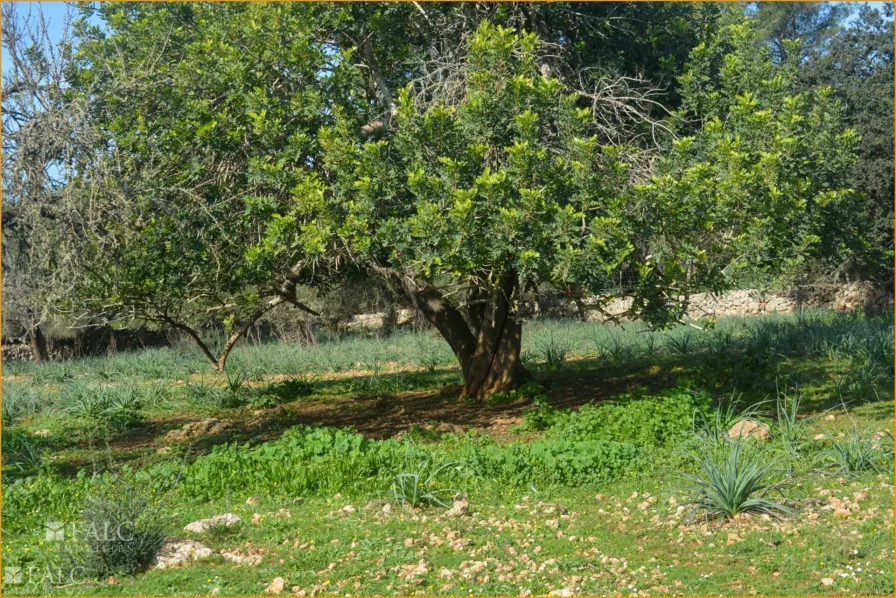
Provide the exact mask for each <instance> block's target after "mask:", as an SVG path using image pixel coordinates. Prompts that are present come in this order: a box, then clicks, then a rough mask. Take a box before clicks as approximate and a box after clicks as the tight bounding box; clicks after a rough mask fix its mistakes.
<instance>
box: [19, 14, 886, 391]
mask: <svg viewBox="0 0 896 598" xmlns="http://www.w3.org/2000/svg"><path fill="white" fill-rule="evenodd" d="M26 12H27V11H26V10H23V7H21V6H15V5H8V6H6V5H5V6H4V7H3V26H4V45H5V47H6V50H7V55H8V56H9V58H10V61H11V63H12V64H11V66H10V67H9V68H7V69H5V71H4V89H3V127H4V129H3V131H4V148H3V149H4V165H3V168H4V176H3V197H4V202H3V222H4V227H3V234H4V237H3V241H4V242H3V248H4V253H3V274H4V277H3V280H4V282H3V291H4V302H3V303H4V305H3V307H4V310H3V313H4V331H5V333H6V334H11V333H12V334H23V335H25V336H27V337H28V338H29V340H31V341H32V345H33V347H34V351H35V357H36V358H40V357H45V350H43V349H42V348H41V347H42V345H43V340H42V334H41V325H45V324H46V323H47V322H51V321H55V322H63V323H65V325H69V326H97V325H114V326H134V325H138V324H145V323H148V324H150V325H152V326H155V327H159V328H162V329H171V330H180V331H182V332H183V333H185V334H187V335H189V336H191V337H193V338H194V340H195V341H196V342H197V343H198V344H199V346H200V347H201V348H202V350H203V351H204V352H205V354H206V356H207V357H208V359H209V362H210V363H211V364H212V365H213V367H215V368H216V369H223V368H224V367H225V365H226V359H227V356H228V354H229V352H230V350H231V349H232V348H233V346H234V345H235V344H236V343H237V342H238V341H239V339H240V338H242V336H243V335H244V334H245V333H246V331H247V330H248V329H249V328H250V327H251V326H252V325H253V324H254V323H255V322H257V321H258V320H259V319H260V318H264V317H266V316H267V315H269V314H270V313H272V310H274V309H280V310H282V309H286V308H292V309H298V310H300V312H301V313H305V314H309V315H312V316H317V315H319V314H321V313H322V311H325V309H326V308H327V306H328V300H327V298H328V297H335V296H336V295H338V294H340V293H342V294H343V295H344V294H345V293H346V290H347V289H352V288H358V285H362V286H365V287H368V288H369V287H370V286H371V285H373V286H375V287H376V288H378V289H381V291H382V293H383V294H384V295H385V296H387V297H391V298H393V299H394V300H395V301H400V302H402V303H404V304H407V305H410V306H413V307H415V308H416V309H417V310H418V311H419V313H420V314H421V315H422V317H424V318H425V319H426V320H427V321H428V322H429V323H430V324H431V325H432V326H434V327H435V328H436V329H438V330H439V332H440V333H441V334H442V335H443V336H444V337H445V339H446V341H447V342H449V344H450V345H451V346H452V349H453V350H454V352H455V354H456V355H457V357H458V361H459V362H460V365H461V367H462V369H463V371H464V374H465V379H466V380H467V384H466V388H465V391H464V392H465V394H467V395H468V396H474V397H482V396H486V395H487V394H489V393H491V392H494V391H496V390H502V389H507V388H512V387H515V386H516V385H517V384H518V383H519V382H520V380H522V379H523V378H524V377H525V375H526V373H525V371H524V370H523V369H522V366H521V364H520V363H519V339H520V335H521V325H522V324H521V320H520V318H518V317H517V314H518V304H519V298H520V295H521V294H522V293H525V292H527V291H529V290H531V289H536V288H541V287H544V286H549V287H552V288H554V289H556V290H557V291H558V292H561V293H563V294H565V295H566V296H568V297H570V298H581V297H583V296H584V295H586V294H590V293H593V292H595V291H599V290H601V289H603V288H605V287H606V286H607V284H608V281H610V280H614V279H616V278H618V277H619V276H620V275H625V276H624V278H625V279H626V280H630V281H633V282H632V283H631V284H630V285H629V286H630V288H627V289H624V292H625V293H626V294H630V295H632V296H633V297H634V298H635V302H634V306H633V310H634V311H636V312H637V313H639V314H640V315H641V316H642V317H644V318H645V319H647V320H649V321H651V322H653V323H654V324H656V325H660V326H662V325H669V324H670V323H672V322H675V321H678V320H680V319H681V317H682V314H683V313H684V311H685V309H686V303H687V297H688V295H689V294H690V293H691V292H694V291H695V290H696V289H699V290H706V289H711V290H722V289H724V288H727V287H730V286H732V285H735V284H739V283H741V282H742V281H745V280H763V281H766V282H768V281H773V280H775V281H779V282H793V281H806V280H819V279H822V278H827V279H835V278H848V279H856V278H862V279H870V280H878V281H890V280H891V279H892V270H891V256H892V245H893V241H892V237H893V227H892V203H893V162H892V148H893V140H892V133H893V128H892V123H893V105H892V102H893V79H892V77H893V56H892V48H893V29H892V5H886V6H885V8H884V9H883V10H875V9H871V8H868V7H860V8H858V9H857V10H854V9H852V8H850V7H847V6H844V5H837V4H825V3H816V4H803V3H793V4H780V3H775V4H772V3H769V4H762V3H758V4H744V5H733V6H732V5H714V4H678V3H674V4H673V3H595V4H590V3H585V4H577V3H552V4H527V3H502V4H492V3H462V4H430V3H426V4H418V3H404V4H387V5H381V4H364V3H353V4H350V5H343V4H276V5H258V4H246V5H240V4H223V5H218V4H171V5H165V4H161V5H159V4H151V5H146V4H142V3H134V4H100V5H95V6H91V5H84V6H82V7H81V8H80V13H79V15H75V16H74V18H73V19H72V20H71V22H69V23H67V25H68V26H67V27H66V28H65V29H66V31H65V33H64V34H63V35H62V37H61V41H59V39H58V36H57V37H55V38H53V37H52V36H50V34H49V32H48V30H47V28H46V26H45V24H44V23H43V22H42V21H41V19H40V18H39V16H38V15H34V14H32V15H31V18H30V19H29V18H28V17H27V14H26ZM97 20H99V22H101V23H102V25H96V24H94V23H96V22H97ZM51 38H52V39H51ZM349 295H350V296H351V291H349ZM281 305H283V306H284V307H278V306H281ZM599 307H600V306H596V308H598V309H599ZM210 324H212V325H214V326H216V327H218V328H219V329H221V330H224V331H226V340H225V341H224V342H223V343H218V344H215V343H212V342H210V341H209V339H208V337H207V335H205V334H204V332H203V331H204V330H205V328H206V327H207V326H208V325H210Z"/></svg>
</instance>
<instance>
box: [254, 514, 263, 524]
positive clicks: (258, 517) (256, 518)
mask: <svg viewBox="0 0 896 598" xmlns="http://www.w3.org/2000/svg"><path fill="white" fill-rule="evenodd" d="M259 523H261V515H259V514H258V513H253V514H252V525H258V524H259Z"/></svg>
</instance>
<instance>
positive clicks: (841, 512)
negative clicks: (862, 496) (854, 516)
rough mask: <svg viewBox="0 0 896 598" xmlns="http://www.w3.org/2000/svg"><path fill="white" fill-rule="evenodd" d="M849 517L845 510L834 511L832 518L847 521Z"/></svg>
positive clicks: (847, 511)
mask: <svg viewBox="0 0 896 598" xmlns="http://www.w3.org/2000/svg"><path fill="white" fill-rule="evenodd" d="M849 516H850V512H849V510H847V509H834V518H835V519H848V518H849Z"/></svg>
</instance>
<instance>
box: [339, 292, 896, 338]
mask: <svg viewBox="0 0 896 598" xmlns="http://www.w3.org/2000/svg"><path fill="white" fill-rule="evenodd" d="M595 302H596V298H595V299H590V300H588V299H586V300H585V301H584V303H585V305H586V313H587V319H588V321H591V322H599V321H602V320H604V319H606V318H605V317H604V316H603V315H602V314H601V313H600V312H599V311H595V310H593V309H588V308H587V306H588V305H589V304H594V303H595ZM631 305H632V300H631V298H622V299H614V300H612V301H610V302H609V303H608V304H607V305H606V306H605V307H604V310H605V311H606V312H607V313H609V314H612V315H615V316H618V315H620V314H624V313H625V312H626V311H628V310H629V309H630V308H631ZM800 305H801V306H802V307H806V308H826V309H833V310H837V311H847V310H848V311H853V310H856V309H859V308H864V309H875V308H876V309H888V308H890V309H892V306H893V295H892V293H891V292H890V291H888V290H885V289H881V288H880V287H877V286H875V285H873V284H871V283H868V282H855V283H849V284H826V285H811V286H804V287H795V288H792V289H789V290H787V291H781V292H776V293H762V292H760V291H757V290H754V289H743V290H736V291H728V292H726V293H722V294H721V295H713V294H712V293H697V294H695V295H692V296H691V300H690V308H689V309H688V316H690V317H691V318H694V319H699V318H705V317H715V318H721V317H727V316H749V315H757V314H772V313H790V312H793V311H794V310H796V309H797V308H798V306H800ZM524 313H525V315H527V316H541V317H550V318H578V317H579V310H578V308H577V307H576V306H575V304H574V303H573V302H572V301H563V300H559V301H558V300H556V299H554V300H551V299H550V298H545V299H543V300H542V301H540V302H538V303H536V302H531V303H530V304H529V305H527V306H526V309H525V310H524ZM412 315H413V314H412V312H411V310H407V309H402V310H398V325H399V326H402V325H406V324H408V323H410V322H411V317H412ZM383 317H384V314H382V313H372V314H360V315H357V316H352V317H351V318H350V319H349V321H348V322H347V323H346V327H347V328H349V329H352V328H371V329H376V328H379V327H381V326H382V323H383ZM621 319H625V317H622V318H621Z"/></svg>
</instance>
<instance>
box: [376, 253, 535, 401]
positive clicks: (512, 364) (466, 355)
mask: <svg viewBox="0 0 896 598" xmlns="http://www.w3.org/2000/svg"><path fill="white" fill-rule="evenodd" d="M377 270H378V271H379V272H380V273H381V274H383V275H384V276H387V277H390V278H391V279H392V281H393V282H397V283H400V288H402V289H403V290H404V292H405V294H406V295H407V296H408V298H409V299H410V300H411V302H412V303H413V304H414V306H415V307H416V308H417V309H418V311H419V312H420V313H422V314H423V316H424V317H425V318H426V319H427V321H428V322H429V323H431V324H432V325H433V326H434V327H435V328H436V329H437V330H438V331H439V333H440V334H441V335H442V337H443V338H444V339H445V340H446V341H447V342H448V344H449V346H450V347H451V349H452V350H453V351H454V354H455V356H456V357H457V361H458V363H459V364H460V367H461V370H462V372H463V377H464V389H463V392H462V393H461V396H462V397H464V398H469V399H475V400H484V399H486V398H488V397H489V396H490V395H492V394H493V393H496V392H501V391H509V390H514V389H515V388H517V387H518V386H519V385H520V384H521V383H522V382H523V381H524V380H525V378H526V371H525V369H524V368H523V365H522V362H521V360H520V353H521V349H522V322H521V320H520V318H519V315H518V313H517V308H516V303H517V299H518V297H516V293H517V291H518V289H517V279H516V277H515V276H512V275H511V276H507V277H506V278H505V280H504V281H503V282H502V284H501V285H500V286H498V287H496V288H494V289H491V290H487V291H483V290H476V291H474V292H473V293H471V295H470V298H469V303H470V304H471V305H470V306H469V309H468V310H467V318H466V319H465V318H464V316H463V315H462V314H461V312H460V310H458V308H457V307H455V306H454V305H452V304H451V303H450V302H449V301H448V300H447V299H445V297H444V296H443V295H442V294H441V293H440V292H439V291H438V290H437V289H436V288H434V287H432V286H431V285H418V284H417V283H415V282H414V281H413V280H411V279H409V278H407V277H404V276H402V275H401V274H399V273H397V272H395V271H393V270H391V269H388V268H377Z"/></svg>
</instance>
